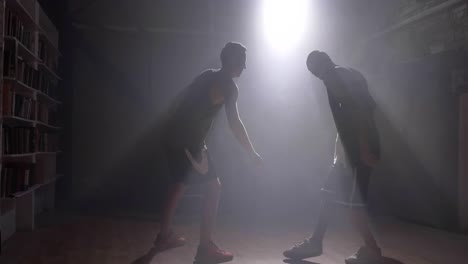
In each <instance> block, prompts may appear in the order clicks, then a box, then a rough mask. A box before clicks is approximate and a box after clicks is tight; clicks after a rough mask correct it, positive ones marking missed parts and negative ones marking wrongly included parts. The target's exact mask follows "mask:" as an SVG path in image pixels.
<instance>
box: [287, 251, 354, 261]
mask: <svg viewBox="0 0 468 264" xmlns="http://www.w3.org/2000/svg"><path fill="white" fill-rule="evenodd" d="M322 254H323V252H320V253H318V252H317V253H316V254H309V255H303V256H287V254H283V256H284V257H285V258H288V259H292V260H303V259H308V258H315V257H319V256H321V255H322ZM346 264H349V263H346Z"/></svg>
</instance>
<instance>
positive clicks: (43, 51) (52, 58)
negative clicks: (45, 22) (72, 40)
mask: <svg viewBox="0 0 468 264" xmlns="http://www.w3.org/2000/svg"><path fill="white" fill-rule="evenodd" d="M38 54H39V59H40V60H41V61H42V62H43V63H44V64H45V65H46V66H47V67H49V68H50V69H51V70H52V71H54V72H56V71H57V66H58V65H57V63H58V60H57V53H56V51H55V50H54V49H53V48H52V46H51V44H49V42H48V41H47V40H46V39H45V37H44V36H43V35H40V36H39V40H38Z"/></svg>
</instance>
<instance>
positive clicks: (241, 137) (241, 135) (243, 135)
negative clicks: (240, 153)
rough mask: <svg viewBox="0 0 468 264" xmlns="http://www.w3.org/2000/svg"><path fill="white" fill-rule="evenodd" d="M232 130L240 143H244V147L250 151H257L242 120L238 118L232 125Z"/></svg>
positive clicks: (250, 152)
mask: <svg viewBox="0 0 468 264" xmlns="http://www.w3.org/2000/svg"><path fill="white" fill-rule="evenodd" d="M230 126H231V130H232V132H233V133H234V135H235V137H236V138H237V140H238V141H239V143H240V144H241V145H242V147H243V148H244V149H245V150H246V151H247V152H248V153H249V154H252V153H256V151H255V149H254V147H253V145H252V142H251V141H250V139H249V135H248V134H247V131H246V129H245V126H244V124H243V123H242V121H240V120H238V121H235V122H233V124H231V125H230Z"/></svg>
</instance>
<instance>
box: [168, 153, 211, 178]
mask: <svg viewBox="0 0 468 264" xmlns="http://www.w3.org/2000/svg"><path fill="white" fill-rule="evenodd" d="M204 148H205V144H198V145H195V147H187V148H182V147H177V148H175V147H170V146H166V157H167V162H168V166H169V173H170V177H171V179H172V180H173V181H174V182H177V183H184V184H202V183H206V182H209V181H211V180H214V179H217V178H218V177H217V175H216V173H215V170H214V167H213V162H212V160H211V157H210V154H209V152H208V150H206V153H207V157H208V172H207V173H206V174H201V173H199V172H198V171H197V170H196V169H195V168H194V167H193V165H192V162H191V161H190V159H189V158H188V156H187V154H186V153H185V149H187V150H188V151H189V152H190V153H191V155H192V157H193V158H194V159H195V160H196V161H200V160H201V153H202V150H203V149H204Z"/></svg>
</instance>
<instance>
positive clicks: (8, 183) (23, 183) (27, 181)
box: [0, 167, 31, 198]
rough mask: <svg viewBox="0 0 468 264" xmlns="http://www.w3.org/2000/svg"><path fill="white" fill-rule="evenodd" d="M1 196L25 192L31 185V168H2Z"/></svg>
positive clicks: (5, 196)
mask: <svg viewBox="0 0 468 264" xmlns="http://www.w3.org/2000/svg"><path fill="white" fill-rule="evenodd" d="M0 184H1V186H0V197H1V198H7V197H10V196H11V195H13V194H15V193H18V192H24V191H26V190H28V189H29V188H30V187H31V170H30V169H26V168H21V167H6V168H3V170H2V177H1V182H0Z"/></svg>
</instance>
